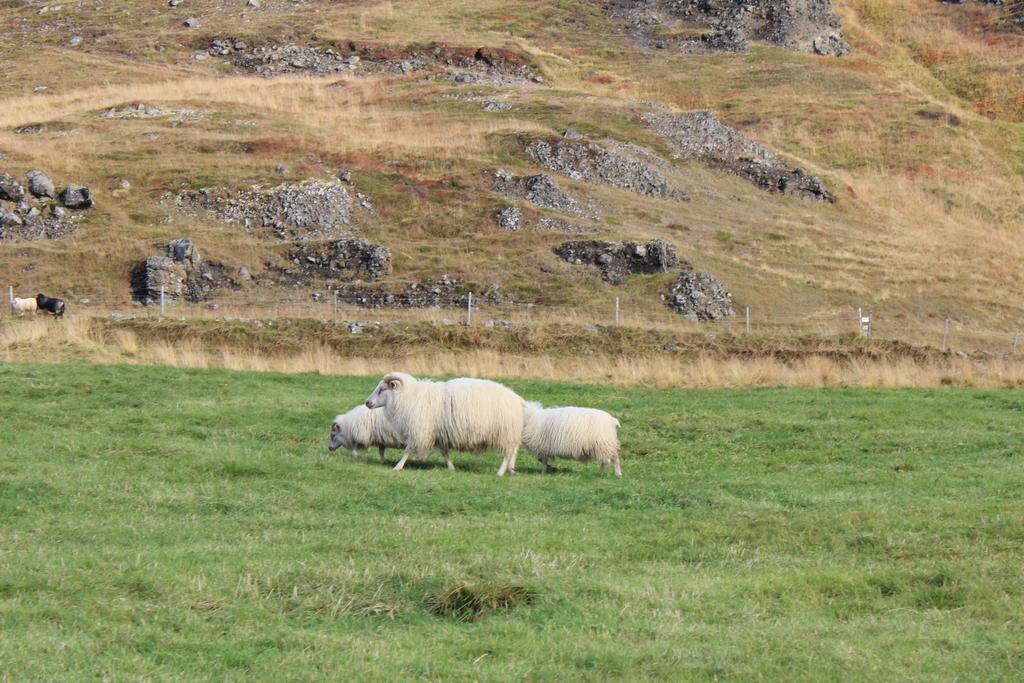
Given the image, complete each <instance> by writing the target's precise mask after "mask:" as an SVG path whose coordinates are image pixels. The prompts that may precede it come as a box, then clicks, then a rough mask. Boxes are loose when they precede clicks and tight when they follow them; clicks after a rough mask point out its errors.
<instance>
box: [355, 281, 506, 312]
mask: <svg viewBox="0 0 1024 683" xmlns="http://www.w3.org/2000/svg"><path fill="white" fill-rule="evenodd" d="M337 292H338V300H339V301H343V302H345V303H348V304H354V305H356V306H365V307H367V308H442V307H459V308H462V307H465V306H466V305H467V303H468V302H469V295H470V293H472V294H473V302H474V304H475V303H477V302H481V303H488V304H494V305H500V304H506V303H513V302H512V300H511V299H510V298H509V297H506V296H505V295H504V294H503V293H502V291H501V288H500V287H499V286H498V285H497V284H495V283H491V284H490V285H488V286H487V287H483V288H481V287H473V286H471V285H470V284H469V283H466V282H464V281H463V280H459V279H456V278H449V277H448V276H447V275H443V276H442V277H441V278H440V279H438V280H427V281H424V282H419V283H417V282H412V283H409V284H406V285H404V286H403V287H402V288H401V289H397V290H396V289H392V288H385V287H370V286H365V285H343V286H341V287H339V288H338V289H337Z"/></svg>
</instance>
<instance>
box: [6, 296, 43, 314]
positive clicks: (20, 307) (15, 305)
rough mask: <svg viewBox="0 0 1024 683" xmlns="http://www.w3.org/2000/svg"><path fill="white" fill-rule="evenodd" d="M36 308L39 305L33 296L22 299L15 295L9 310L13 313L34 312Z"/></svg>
mask: <svg viewBox="0 0 1024 683" xmlns="http://www.w3.org/2000/svg"><path fill="white" fill-rule="evenodd" d="M38 308H39V305H38V304H36V300H35V297H32V298H24V299H22V298H20V297H17V296H16V297H14V301H13V302H12V303H11V312H12V313H15V314H20V313H35V312H36V310H38Z"/></svg>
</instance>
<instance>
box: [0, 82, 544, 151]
mask: <svg viewBox="0 0 1024 683" xmlns="http://www.w3.org/2000/svg"><path fill="white" fill-rule="evenodd" d="M399 87H400V79H355V78H352V77H345V78H331V79H324V78H311V77H303V76H291V77H281V78H276V79H273V80H270V79H265V78H258V77H235V78H214V77H199V78H197V77H194V76H192V77H186V78H176V79H173V80H166V81H162V82H142V83H130V84H119V85H106V86H98V87H91V88H85V89H82V90H75V91H72V92H69V93H64V94H60V95H54V96H50V97H38V96H26V97H19V98H12V99H10V100H8V101H7V102H5V104H4V107H3V109H2V110H0V128H14V127H17V126H21V125H25V124H28V123H32V122H37V121H53V120H63V119H69V118H70V119H75V118H78V117H82V116H84V115H86V114H89V113H100V112H102V111H104V110H106V109H108V108H110V107H115V106H123V105H125V104H130V103H136V102H145V103H147V104H155V105H157V106H167V107H174V106H178V107H180V106H182V105H192V106H195V107H198V108H200V109H205V110H207V111H213V112H217V111H240V112H247V113H250V114H256V115H259V114H270V115H272V116H273V117H274V118H279V119H282V120H287V121H288V122H289V124H290V125H291V126H292V127H293V130H292V131H290V132H291V133H292V134H294V135H296V136H299V137H302V136H303V135H313V136H315V137H316V139H317V140H318V142H319V143H320V144H325V145H328V146H329V148H330V149H331V151H332V152H333V153H346V152H355V151H370V152H374V153H375V154H379V155H382V156H386V155H388V154H393V153H396V152H402V153H414V154H420V155H427V154H429V155H431V156H439V157H440V158H444V159H450V158H459V159H462V158H465V156H466V155H467V154H471V153H476V152H478V151H479V150H480V149H481V148H486V147H487V141H488V139H489V138H491V137H492V136H495V135H500V134H503V133H509V132H529V131H534V132H545V133H547V132H550V130H549V129H548V128H546V127H544V126H541V125H538V124H536V123H534V122H531V121H528V120H517V119H508V118H500V119H482V120H473V121H458V122H455V121H451V120H446V119H445V118H443V117H438V116H424V115H422V113H420V112H417V111H416V110H414V109H412V108H411V107H410V106H409V104H408V103H407V102H406V101H404V98H402V97H401V96H400V95H399V96H396V92H395V91H396V89H397V88H399ZM204 137H207V138H209V139H215V137H216V136H215V135H214V134H211V132H210V131H205V132H204ZM0 141H2V142H3V144H4V145H5V148H8V149H10V150H11V151H14V152H16V153H26V154H27V153H29V152H32V153H33V154H34V155H35V156H38V151H39V150H38V148H39V147H40V143H39V141H38V140H36V139H33V138H25V137H24V136H15V135H9V134H8V135H3V134H0ZM80 144H86V143H84V142H83V143H80ZM68 151H69V149H68V147H67V146H66V145H65V146H62V147H61V148H60V149H59V150H55V152H60V153H67V152H68ZM72 151H73V150H72ZM42 161H47V162H50V163H55V162H57V161H58V160H57V159H53V158H51V159H47V158H46V157H43V158H42Z"/></svg>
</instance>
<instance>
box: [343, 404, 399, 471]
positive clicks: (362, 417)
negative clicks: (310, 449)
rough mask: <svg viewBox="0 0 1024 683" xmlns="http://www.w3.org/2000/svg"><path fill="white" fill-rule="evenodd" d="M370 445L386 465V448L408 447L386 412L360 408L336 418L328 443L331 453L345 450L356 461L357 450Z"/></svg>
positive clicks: (360, 406) (364, 407)
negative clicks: (374, 447)
mask: <svg viewBox="0 0 1024 683" xmlns="http://www.w3.org/2000/svg"><path fill="white" fill-rule="evenodd" d="M371 446H376V447H377V449H378V451H379V453H380V461H381V462H384V450H385V449H387V448H404V447H405V441H404V440H403V439H402V435H401V433H399V432H398V430H396V429H395V428H394V427H393V426H392V425H391V423H390V422H389V421H388V418H387V415H386V414H385V412H384V411H383V410H370V409H369V408H367V407H366V406H365V405H359V406H356V407H355V408H353V409H352V410H350V411H348V412H347V413H343V414H341V415H338V416H337V417H336V418H334V422H332V423H331V437H330V440H329V441H328V443H327V448H328V449H329V450H330V451H331V452H334V451H336V450H337V449H339V448H344V449H345V450H348V451H351V452H352V457H353V458H354V457H355V456H356V454H357V452H358V451H360V450H362V449H364V448H370V447H371Z"/></svg>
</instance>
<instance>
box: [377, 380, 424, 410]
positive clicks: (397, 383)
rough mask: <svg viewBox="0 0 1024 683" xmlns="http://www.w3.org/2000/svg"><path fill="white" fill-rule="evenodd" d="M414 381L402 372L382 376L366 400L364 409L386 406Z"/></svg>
mask: <svg viewBox="0 0 1024 683" xmlns="http://www.w3.org/2000/svg"><path fill="white" fill-rule="evenodd" d="M415 381H416V380H415V379H413V378H412V377H411V376H409V375H407V374H405V373H404V372H390V373H388V374H386V375H384V378H383V379H382V380H381V381H380V382H378V383H377V388H376V389H374V390H373V393H372V394H370V397H369V398H368V399H366V407H367V408H370V409H371V410H372V409H374V408H382V407H384V406H386V405H388V404H389V403H391V402H392V401H394V399H395V397H396V396H397V395H398V394H399V393H400V392H401V391H402V389H403V388H404V387H405V385H406V384H408V383H409V382H415Z"/></svg>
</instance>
